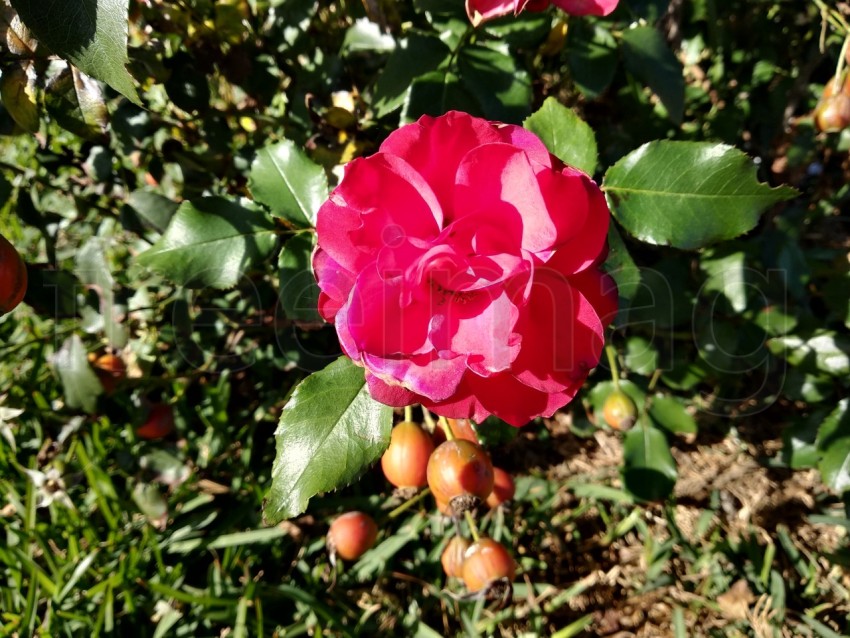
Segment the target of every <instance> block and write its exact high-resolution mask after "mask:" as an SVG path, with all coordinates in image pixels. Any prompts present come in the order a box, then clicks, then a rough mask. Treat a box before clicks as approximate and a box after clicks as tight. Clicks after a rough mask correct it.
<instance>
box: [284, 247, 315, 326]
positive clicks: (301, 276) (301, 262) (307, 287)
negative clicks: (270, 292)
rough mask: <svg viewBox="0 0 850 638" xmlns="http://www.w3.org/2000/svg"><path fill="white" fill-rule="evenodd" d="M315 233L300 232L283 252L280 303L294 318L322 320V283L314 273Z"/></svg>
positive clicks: (288, 315)
mask: <svg viewBox="0 0 850 638" xmlns="http://www.w3.org/2000/svg"><path fill="white" fill-rule="evenodd" d="M315 242H316V234H315V233H299V234H298V235H295V236H294V237H292V238H290V239H289V240H288V241H287V242H286V245H284V247H283V251H281V253H280V263H279V266H280V292H279V297H280V304H281V305H282V306H283V310H284V312H286V316H287V317H289V318H290V319H293V320H294V321H303V322H307V323H321V322H322V316H321V315H320V314H319V310H318V306H319V286H318V284H317V283H316V277H315V275H314V274H313V268H312V256H313V246H314V245H315Z"/></svg>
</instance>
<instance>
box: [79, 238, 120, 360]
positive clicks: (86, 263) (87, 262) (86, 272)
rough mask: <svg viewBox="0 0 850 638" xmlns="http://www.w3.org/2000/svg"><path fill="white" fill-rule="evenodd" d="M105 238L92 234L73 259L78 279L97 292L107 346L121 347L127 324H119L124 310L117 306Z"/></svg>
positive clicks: (100, 321)
mask: <svg viewBox="0 0 850 638" xmlns="http://www.w3.org/2000/svg"><path fill="white" fill-rule="evenodd" d="M106 248H107V240H106V239H103V238H102V237H92V238H90V239H88V240H87V241H86V243H85V244H83V245H82V246H81V247H80V248H79V249H78V250H77V254H76V258H75V260H74V274H75V275H76V276H77V277H78V278H79V280H80V281H81V282H82V283H83V284H86V285H88V286H91V287H92V288H93V289H94V290H95V291H97V294H98V296H99V297H100V307H99V308H98V311H99V314H100V317H101V319H100V320H99V323H102V326H100V327H102V328H103V331H104V333H105V334H106V338H107V340H108V341H109V345H111V346H112V347H114V348H123V347H124V346H125V345H126V344H127V339H128V336H129V335H128V334H127V327H126V326H125V325H124V324H123V323H122V318H123V315H124V314H125V310H124V309H123V308H118V307H116V303H115V291H114V288H115V279H114V278H113V276H112V272H111V270H110V267H109V264H108V263H107V260H106Z"/></svg>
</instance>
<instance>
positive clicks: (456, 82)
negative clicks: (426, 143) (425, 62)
mask: <svg viewBox="0 0 850 638" xmlns="http://www.w3.org/2000/svg"><path fill="white" fill-rule="evenodd" d="M451 110H458V111H464V112H466V113H469V114H470V115H476V116H482V115H484V113H483V112H482V110H481V106H480V105H479V104H478V102H477V101H476V99H475V98H474V97H472V95H471V94H470V93H469V91H467V90H466V88H465V87H464V86H463V84H462V83H461V81H460V79H459V78H458V77H457V76H456V75H455V74H454V73H447V72H444V71H433V72H431V73H426V74H425V75H421V76H419V77H418V78H416V79H415V80H413V83H412V84H411V85H410V92H409V93H408V94H407V98H406V99H405V100H404V107H403V108H402V110H401V121H402V122H413V121H415V120H417V119H419V118H420V117H421V116H423V115H431V116H434V117H436V116H438V115H442V114H443V113H446V112H448V111H451Z"/></svg>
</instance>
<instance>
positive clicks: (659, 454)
mask: <svg viewBox="0 0 850 638" xmlns="http://www.w3.org/2000/svg"><path fill="white" fill-rule="evenodd" d="M623 484H624V485H625V487H626V489H627V490H628V491H629V492H631V493H632V494H634V495H635V496H636V497H637V498H640V499H643V500H645V501H659V500H663V499H665V498H667V497H668V496H669V495H670V494H671V493H672V491H673V486H674V485H675V484H676V461H675V460H674V459H673V455H672V454H671V453H670V446H669V445H668V443H667V439H666V437H665V436H664V433H663V432H661V431H660V430H656V429H655V428H653V427H648V426H645V425H643V424H638V425H637V426H636V427H635V428H634V429H632V430H630V431H629V432H627V433H626V435H625V437H624V438H623Z"/></svg>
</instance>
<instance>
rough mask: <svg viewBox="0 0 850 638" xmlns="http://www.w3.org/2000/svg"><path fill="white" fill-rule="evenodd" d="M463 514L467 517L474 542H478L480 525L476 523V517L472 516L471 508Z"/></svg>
mask: <svg viewBox="0 0 850 638" xmlns="http://www.w3.org/2000/svg"><path fill="white" fill-rule="evenodd" d="M463 515H464V516H465V517H466V524H467V525H469V533H470V534H471V535H472V541H473V542H474V543H477V542H478V539H479V536H478V526H477V525H476V524H475V519H474V518H472V514H471V513H470V511H469V510H466V511H465V512H464V513H463Z"/></svg>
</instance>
